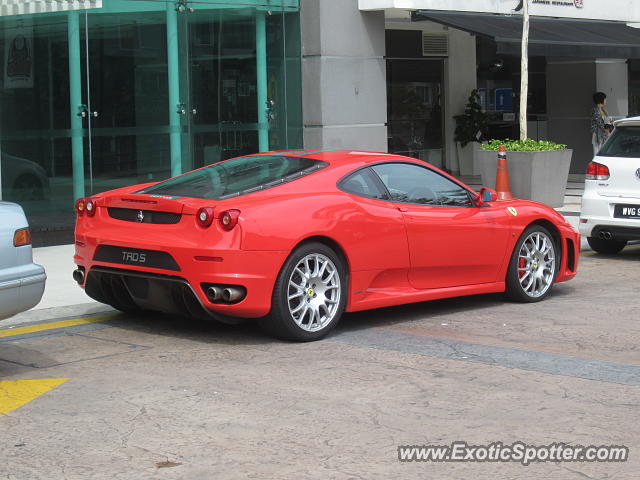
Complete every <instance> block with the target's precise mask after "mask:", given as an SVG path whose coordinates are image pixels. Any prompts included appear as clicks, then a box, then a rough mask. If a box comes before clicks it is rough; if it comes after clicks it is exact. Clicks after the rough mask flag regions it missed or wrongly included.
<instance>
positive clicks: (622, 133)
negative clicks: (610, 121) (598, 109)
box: [598, 126, 640, 158]
mask: <svg viewBox="0 0 640 480" xmlns="http://www.w3.org/2000/svg"><path fill="white" fill-rule="evenodd" d="M598 155H600V156H603V157H636V158H637V157H640V126H638V127H635V126H634V127H616V129H615V130H614V131H613V133H612V134H611V137H609V139H608V140H607V142H606V143H605V144H604V145H603V146H602V148H601V149H600V151H599V152H598Z"/></svg>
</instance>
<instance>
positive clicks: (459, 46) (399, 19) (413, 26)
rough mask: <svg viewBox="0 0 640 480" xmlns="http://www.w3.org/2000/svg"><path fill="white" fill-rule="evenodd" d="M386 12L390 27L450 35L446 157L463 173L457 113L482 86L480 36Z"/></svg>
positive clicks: (445, 84)
mask: <svg viewBox="0 0 640 480" xmlns="http://www.w3.org/2000/svg"><path fill="white" fill-rule="evenodd" d="M386 15H387V17H386V22H385V27H386V28H387V29H389V30H420V31H423V32H444V31H446V32H448V34H449V57H447V58H446V59H445V61H444V78H443V88H444V104H443V109H444V112H443V117H444V120H443V121H444V123H443V125H442V129H443V132H444V140H443V141H444V145H443V147H444V152H443V156H444V165H445V166H446V167H447V168H448V169H450V170H452V171H454V172H459V171H460V168H459V164H460V162H459V160H458V152H457V149H456V144H455V141H454V140H453V138H454V131H455V128H456V122H455V120H454V119H453V116H454V115H459V114H461V113H464V107H465V105H466V104H467V99H468V98H469V94H470V93H471V90H474V89H475V88H477V85H478V84H477V78H476V39H475V37H474V36H472V35H470V34H468V33H466V32H462V31H460V30H456V29H454V28H447V27H445V26H442V25H440V24H437V23H434V22H411V15H410V14H409V12H408V11H401V10H394V11H388V12H387V13H386ZM478 173H479V172H478Z"/></svg>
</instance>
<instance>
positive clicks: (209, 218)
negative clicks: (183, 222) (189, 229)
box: [196, 207, 213, 228]
mask: <svg viewBox="0 0 640 480" xmlns="http://www.w3.org/2000/svg"><path fill="white" fill-rule="evenodd" d="M196 222H197V223H198V225H200V226H201V227H202V228H208V227H209V226H210V225H211V224H212V223H213V207H202V208H201V209H200V210H198V213H196Z"/></svg>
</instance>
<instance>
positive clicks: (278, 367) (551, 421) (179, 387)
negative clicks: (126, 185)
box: [0, 184, 640, 480]
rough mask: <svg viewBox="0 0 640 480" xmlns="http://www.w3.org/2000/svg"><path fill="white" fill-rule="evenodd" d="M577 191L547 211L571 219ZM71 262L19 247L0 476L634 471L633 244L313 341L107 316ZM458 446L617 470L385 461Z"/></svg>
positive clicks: (65, 250)
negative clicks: (505, 448)
mask: <svg viewBox="0 0 640 480" xmlns="http://www.w3.org/2000/svg"><path fill="white" fill-rule="evenodd" d="M579 194H580V184H575V185H571V184H570V185H569V188H568V190H567V197H566V202H565V205H564V207H562V208H561V209H559V210H560V211H562V212H563V213H564V214H565V215H567V218H568V219H569V220H570V221H572V222H573V223H574V224H575V223H577V220H578V213H577V212H578V211H579ZM583 247H584V245H583ZM72 251H73V248H72V246H70V245H66V246H58V247H47V248H39V249H36V250H35V251H34V257H35V259H36V261H37V262H39V263H42V264H44V265H45V266H46V268H47V271H48V273H49V280H48V284H47V290H46V293H45V297H44V298H43V301H42V302H41V304H40V305H38V307H36V308H35V309H33V310H31V311H29V312H25V313H23V314H20V315H18V316H16V317H14V318H12V319H9V320H5V321H3V322H2V324H1V325H0V327H1V329H0V379H1V380H0V451H1V453H0V458H1V459H2V461H0V478H7V479H18V480H23V479H47V480H49V479H53V480H55V479H74V480H75V479H89V478H90V479H165V478H166V479H197V480H200V479H209V478H216V479H227V478H228V479H236V478H237V479H241V478H242V479H244V478H253V479H265V478H266V479H289V478H296V479H318V478H321V479H333V478H336V479H378V478H380V479H388V478H403V479H405V478H406V479H413V478H415V479H427V478H429V479H430V478H433V479H447V480H449V479H453V480H457V479H460V480H462V479H469V478H487V479H524V478H526V479H558V480H565V479H567V480H572V479H576V480H583V479H587V480H588V479H603V480H605V479H606V480H613V479H620V480H622V479H625V480H626V479H637V478H640V475H639V474H638V471H640V430H638V428H637V425H638V421H639V420H640V400H639V399H640V347H639V346H638V345H640V342H639V340H640V325H639V324H638V322H637V319H638V314H637V311H636V304H637V302H636V301H635V299H636V298H637V284H638V282H637V278H638V276H637V271H638V264H639V263H638V262H640V245H637V246H631V247H628V248H627V249H625V251H624V252H623V254H622V255H619V256H615V257H604V256H597V255H594V254H592V253H591V252H589V251H586V250H584V251H583V252H582V258H581V265H580V269H579V270H580V272H579V275H578V277H577V278H576V279H575V280H574V281H572V282H569V283H566V284H561V285H557V286H556V289H555V291H554V293H553V296H552V297H550V298H549V299H548V300H547V301H545V302H542V303H539V304H535V305H522V304H513V303H506V302H504V301H503V299H502V297H501V296H500V295H484V296H476V297H469V298H459V299H451V300H445V301H438V302H429V303H421V304H415V305H409V306H404V307H396V308H388V309H381V310H376V311H372V312H362V313H357V314H348V315H346V316H345V317H344V319H343V321H342V323H341V325H339V327H338V328H337V330H336V331H335V333H334V334H332V335H331V336H330V337H329V338H327V339H326V340H324V341H321V342H316V343H312V344H291V343H283V342H278V341H274V340H271V339H270V338H269V337H267V336H265V335H264V334H262V332H260V330H259V329H258V328H257V327H256V326H255V325H253V324H251V323H249V324H246V325H243V326H238V327H229V326H222V325H217V324H215V323H203V322H198V321H193V320H186V319H182V318H177V317H170V316H161V315H155V314H152V315H147V316H127V315H123V314H119V313H116V312H114V311H113V310H111V309H110V308H108V307H106V306H104V305H101V304H98V303H95V302H92V301H91V300H90V299H89V298H88V297H86V296H85V295H84V293H83V291H82V290H81V289H79V288H77V286H76V285H75V284H74V282H73V280H72V279H71V275H70V273H71V270H72V269H73V262H72ZM3 414H4V415H3ZM456 440H464V441H466V442H468V443H469V444H488V443H491V442H496V441H501V442H503V443H504V444H510V443H512V442H514V441H518V440H520V441H523V442H526V443H528V444H538V445H548V444H551V443H554V442H564V443H568V444H573V445H592V444H595V445H626V446H628V447H629V448H630V459H629V461H628V462H626V463H593V464H587V463H561V464H555V463H541V464H533V465H530V466H527V467H525V466H522V465H519V464H506V463H401V462H399V461H398V451H397V447H398V446H399V445H422V444H431V445H433V444H445V445H446V444H449V443H450V442H453V441H456Z"/></svg>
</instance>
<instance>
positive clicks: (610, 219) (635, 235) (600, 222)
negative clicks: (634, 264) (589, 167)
mask: <svg viewBox="0 0 640 480" xmlns="http://www.w3.org/2000/svg"><path fill="white" fill-rule="evenodd" d="M617 204H624V205H637V206H638V207H640V200H638V199H637V198H627V197H604V196H602V195H598V193H597V192H596V191H591V190H589V191H587V190H585V193H584V195H583V197H582V207H581V214H580V225H579V229H580V233H581V234H582V235H584V236H585V237H596V238H597V237H598V236H599V233H600V232H601V231H602V230H608V231H610V232H611V233H612V234H614V232H617V233H618V234H619V235H620V237H617V236H615V234H614V238H617V239H619V240H637V239H640V220H635V219H625V218H615V217H614V216H613V215H614V209H615V206H616V205H617Z"/></svg>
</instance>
